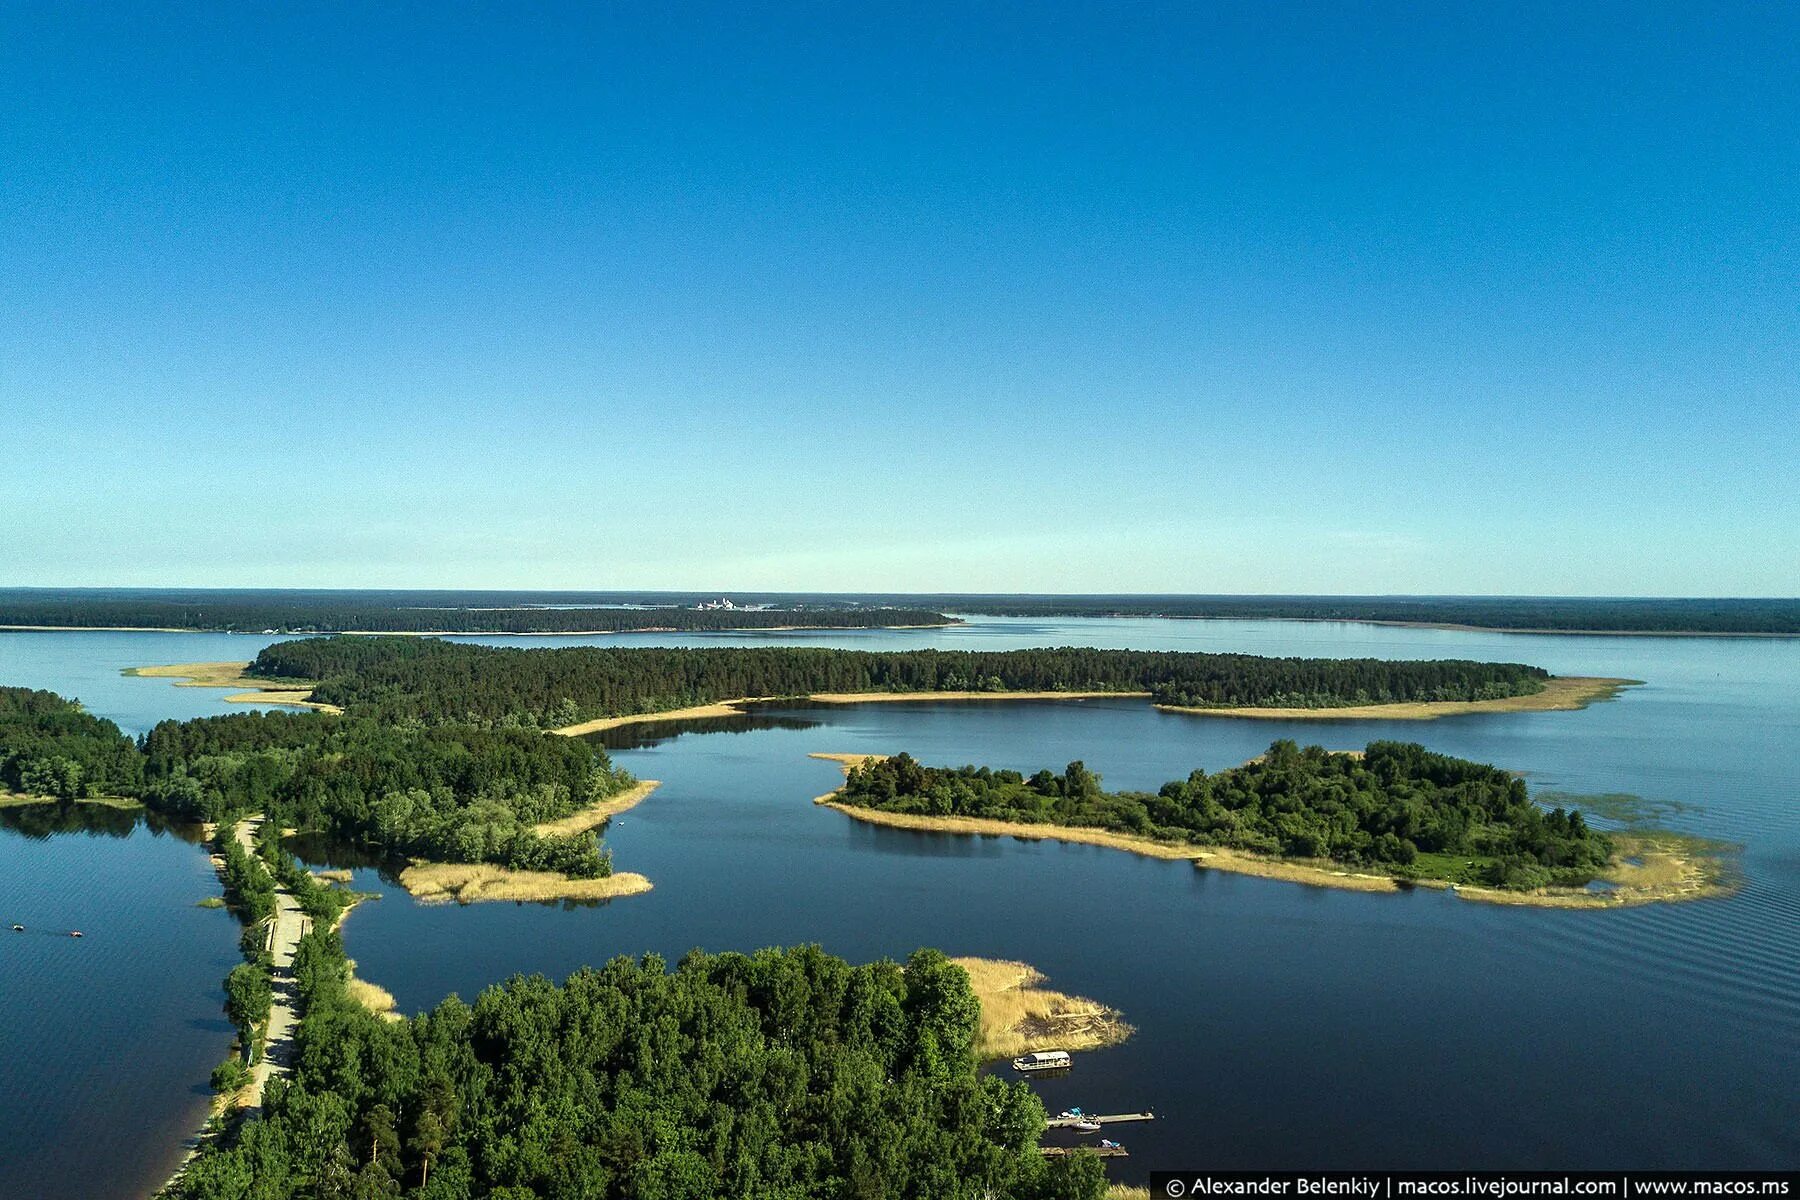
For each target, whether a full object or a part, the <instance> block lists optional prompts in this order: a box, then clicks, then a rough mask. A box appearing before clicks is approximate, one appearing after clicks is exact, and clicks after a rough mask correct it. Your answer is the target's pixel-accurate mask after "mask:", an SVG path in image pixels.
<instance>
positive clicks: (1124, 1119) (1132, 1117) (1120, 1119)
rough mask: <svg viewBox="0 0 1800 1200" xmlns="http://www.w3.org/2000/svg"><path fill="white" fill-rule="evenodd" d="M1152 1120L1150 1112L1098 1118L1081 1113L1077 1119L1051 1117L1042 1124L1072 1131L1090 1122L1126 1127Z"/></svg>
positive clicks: (1154, 1118) (1045, 1126) (1153, 1114)
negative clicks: (1084, 1122)
mask: <svg viewBox="0 0 1800 1200" xmlns="http://www.w3.org/2000/svg"><path fill="white" fill-rule="evenodd" d="M1154 1120H1156V1114H1155V1113H1152V1112H1139V1113H1113V1114H1112V1115H1110V1116H1100V1115H1099V1114H1095V1115H1093V1116H1089V1115H1087V1114H1086V1113H1083V1114H1082V1115H1081V1116H1079V1117H1051V1118H1050V1119H1049V1120H1047V1121H1045V1122H1044V1128H1046V1129H1073V1128H1075V1126H1077V1125H1079V1124H1081V1123H1082V1122H1083V1121H1092V1122H1093V1123H1094V1124H1096V1125H1126V1124H1130V1123H1131V1122H1133V1121H1154Z"/></svg>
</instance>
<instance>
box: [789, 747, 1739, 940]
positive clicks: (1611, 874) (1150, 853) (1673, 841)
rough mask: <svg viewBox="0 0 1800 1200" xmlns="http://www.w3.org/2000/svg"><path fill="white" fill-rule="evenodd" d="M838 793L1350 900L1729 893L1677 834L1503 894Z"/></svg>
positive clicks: (916, 826) (1625, 898)
mask: <svg viewBox="0 0 1800 1200" xmlns="http://www.w3.org/2000/svg"><path fill="white" fill-rule="evenodd" d="M807 757H809V758H819V759H824V760H826V761H828V762H835V763H837V764H838V765H839V766H840V767H841V768H843V770H844V773H845V774H846V775H848V774H849V772H850V769H851V768H852V767H855V766H857V765H858V764H860V763H862V762H864V761H866V760H868V759H872V758H884V757H886V756H885V755H880V754H822V753H821V754H810V755H808V756H807ZM839 794H840V793H839V792H838V791H831V792H827V793H826V794H825V795H823V796H819V797H817V798H815V799H814V801H813V803H814V804H817V805H820V806H822V807H825V808H831V809H835V810H836V811H838V812H841V813H843V814H844V815H845V816H847V817H851V818H854V819H855V820H858V821H862V822H865V823H866V824H870V825H882V826H886V827H888V828H893V829H912V830H918V831H921V832H927V833H954V834H963V835H973V836H982V837H1016V838H1023V839H1026V840H1030V841H1053V842H1071V843H1074V844H1077V845H1083V846H1103V847H1105V848H1107V849H1110V850H1123V851H1126V852H1127V853H1130V854H1137V855H1142V856H1143V857H1145V858H1160V859H1168V860H1180V859H1185V860H1187V861H1189V862H1191V863H1193V864H1194V866H1195V867H1196V868H1198V869H1200V870H1204V871H1226V872H1229V873H1231V874H1233V875H1254V876H1256V877H1258V878H1261V879H1279V880H1283V881H1286V882H1288V883H1300V884H1306V885H1308V886H1310V887H1330V888H1339V889H1342V890H1346V891H1355V892H1398V891H1403V890H1406V889H1408V888H1413V887H1426V888H1434V889H1440V890H1448V891H1452V892H1454V893H1455V895H1456V896H1457V897H1458V898H1459V899H1464V900H1476V901H1484V902H1487V903H1491V904H1511V905H1520V906H1527V907H1534V908H1625V907H1631V906H1635V905H1639V904H1655V903H1667V902H1673V901H1682V900H1701V899H1708V898H1712V897H1718V896H1725V895H1729V894H1730V893H1731V892H1732V891H1733V890H1734V889H1733V888H1732V886H1731V885H1730V884H1729V882H1728V881H1727V880H1726V879H1725V876H1724V873H1723V869H1722V865H1721V862H1720V859H1719V857H1718V855H1717V854H1716V853H1707V849H1708V847H1707V845H1706V844H1705V843H1703V842H1701V841H1700V840H1699V839H1693V838H1684V837H1682V836H1680V835H1676V834H1665V833H1656V834H1613V835H1611V836H1612V838H1613V842H1614V845H1615V846H1616V847H1617V852H1616V854H1615V856H1614V859H1613V862H1612V863H1611V864H1610V865H1609V866H1608V867H1607V869H1606V870H1605V871H1604V872H1602V873H1601V874H1600V875H1599V876H1598V878H1599V879H1600V880H1601V881H1602V882H1603V883H1605V884H1608V885H1610V886H1609V887H1606V888H1604V889H1602V890H1598V891H1589V890H1586V889H1582V888H1557V887H1551V888H1540V889H1537V890H1534V891H1508V890H1505V889H1502V888H1489V887H1474V886H1470V885H1467V884H1463V885H1457V884H1452V883H1449V882H1447V881H1445V880H1432V879H1404V880H1403V879H1397V878H1395V877H1394V876H1391V875H1381V874H1373V873H1369V872H1364V871H1353V870H1350V869H1348V868H1346V867H1344V866H1342V865H1340V864H1337V863H1333V862H1330V861H1329V860H1317V859H1282V858H1269V857H1265V856H1263V855H1258V854H1247V853H1245V852H1243V851H1240V850H1231V849H1226V848H1223V847H1218V846H1199V845H1195V844H1194V843H1191V842H1164V841H1158V840H1156V839H1155V838H1147V837H1138V836H1135V835H1133V834H1128V833H1115V832H1113V831H1112V830H1109V829H1094V828H1088V827H1085V826H1079V825H1038V824H1032V823H1030V822H1025V821H1003V820H996V819H993V818H988V817H933V816H925V815H922V814H916V813H896V812H885V811H882V810H879V809H872V808H863V807H861V806H860V805H855V804H845V803H842V802H840V801H839V800H838V796H839Z"/></svg>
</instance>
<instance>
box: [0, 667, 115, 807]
mask: <svg viewBox="0 0 1800 1200" xmlns="http://www.w3.org/2000/svg"><path fill="white" fill-rule="evenodd" d="M143 777H144V764H143V759H142V757H141V756H140V755H139V754H138V748H137V745H136V743H134V742H133V741H132V740H131V739H130V738H128V737H126V736H125V735H124V734H123V733H121V732H119V727H118V726H117V725H114V724H113V723H112V722H111V721H107V720H102V719H101V718H99V717H95V716H92V715H90V714H88V713H86V712H84V711H82V708H81V706H80V705H79V704H76V703H74V702H72V701H69V700H65V699H63V698H62V697H61V696H59V695H57V694H56V693H55V692H40V691H34V690H32V689H31V688H19V687H0V788H4V789H5V790H7V791H12V792H23V793H26V794H29V795H33V796H50V797H54V798H55V799H58V800H78V799H83V798H86V797H90V796H135V795H137V793H138V789H139V786H140V784H141V783H142V781H143Z"/></svg>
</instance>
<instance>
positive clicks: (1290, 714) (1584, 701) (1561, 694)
mask: <svg viewBox="0 0 1800 1200" xmlns="http://www.w3.org/2000/svg"><path fill="white" fill-rule="evenodd" d="M1641 682H1642V680H1637V679H1603V678H1599V677H1590V676H1579V675H1555V676H1552V677H1551V678H1550V679H1549V680H1548V681H1547V682H1546V683H1545V684H1544V690H1543V691H1541V692H1532V693H1531V694H1530V695H1526V696H1503V697H1501V698H1500V699H1498V700H1442V701H1432V702H1424V701H1420V702H1411V703H1403V704H1359V705H1352V706H1348V707H1343V708H1252V707H1245V708H1188V707H1185V706H1181V705H1174V704H1158V705H1157V706H1156V707H1157V708H1158V709H1159V710H1160V711H1162V712H1167V713H1183V714H1186V715H1189V716H1195V717H1245V718H1251V719H1261V720H1271V721H1435V720H1437V719H1438V718H1439V717H1456V716H1463V715H1466V714H1469V713H1508V712H1567V711H1570V710H1573V709H1577V708H1586V707H1587V706H1588V705H1590V704H1594V703H1597V702H1599V701H1602V700H1611V699H1612V698H1613V697H1615V696H1617V695H1618V694H1619V693H1620V692H1621V691H1623V690H1624V689H1625V688H1628V687H1633V686H1636V685H1638V684H1640V683H1641Z"/></svg>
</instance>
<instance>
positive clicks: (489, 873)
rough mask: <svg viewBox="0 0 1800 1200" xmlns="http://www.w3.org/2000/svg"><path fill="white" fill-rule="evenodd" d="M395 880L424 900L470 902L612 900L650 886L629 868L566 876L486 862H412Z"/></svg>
mask: <svg viewBox="0 0 1800 1200" xmlns="http://www.w3.org/2000/svg"><path fill="white" fill-rule="evenodd" d="M400 886H401V887H404V888H405V889H406V890H407V891H409V892H411V893H412V894H413V895H414V896H415V897H417V898H418V899H420V900H423V901H426V902H440V903H448V902H449V901H452V900H454V901H456V902H457V903H458V904H473V903H475V902H476V901H478V900H518V901H524V900H529V901H545V900H612V899H615V898H617V897H620V896H636V895H639V894H641V893H643V892H647V891H649V890H650V881H649V880H648V879H646V878H645V877H644V876H642V875H639V874H637V873H636V872H635V871H615V872H613V873H612V874H611V875H608V876H606V877H605V878H603V879H570V878H569V877H568V876H566V875H556V874H553V873H551V872H549V871H509V870H507V869H506V868H505V867H498V866H495V865H493V864H492V863H424V862H420V863H414V864H413V865H412V866H410V867H408V868H406V869H405V870H404V871H402V872H400Z"/></svg>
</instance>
